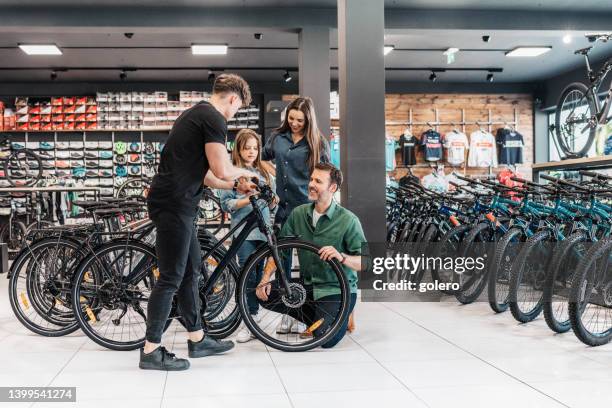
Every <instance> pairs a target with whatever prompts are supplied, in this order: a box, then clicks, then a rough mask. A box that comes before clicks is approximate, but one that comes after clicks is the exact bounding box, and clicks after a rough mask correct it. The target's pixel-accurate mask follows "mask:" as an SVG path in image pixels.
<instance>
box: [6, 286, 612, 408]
mask: <svg viewBox="0 0 612 408" xmlns="http://www.w3.org/2000/svg"><path fill="white" fill-rule="evenodd" d="M5 278H6V276H5V275H0V361H1V362H2V366H3V368H2V370H0V385H2V386H76V387H77V401H78V402H77V403H76V404H74V403H72V404H60V403H52V404H41V403H37V404H17V405H15V406H18V407H27V406H32V405H33V406H35V407H43V406H46V405H48V406H49V407H53V408H59V407H62V406H70V407H74V406H79V407H81V406H82V407H88V408H89V407H112V408H118V407H124V406H128V407H130V408H139V407H179V406H180V407H185V406H194V407H196V406H197V407H207V408H214V407H224V408H225V407H240V408H242V407H248V408H255V407H265V408H276V407H296V408H297V407H305V408H313V407H351V408H357V407H367V408H372V407H380V408H383V407H385V408H386V407H410V408H412V407H432V408H437V407H440V408H443V407H444V408H446V407H453V408H463V407H470V408H475V407H487V408H490V407H494V408H504V407H520V408H531V407H538V408H544V407H546V408H548V407H574V408H582V407H584V408H592V407H595V406H599V407H609V406H612V345H608V346H604V347H599V348H587V347H586V346H584V345H582V344H581V343H580V342H579V341H578V340H577V339H576V338H575V337H574V335H573V334H572V333H567V334H565V335H553V334H552V333H551V332H550V331H549V330H548V329H547V327H546V324H545V323H544V321H543V320H542V319H541V318H540V319H538V320H537V321H535V322H532V323H530V324H527V325H519V324H517V323H516V322H515V321H514V320H513V319H512V318H511V316H510V315H509V314H503V315H494V314H493V313H492V312H491V311H490V310H489V307H488V305H487V304H483V303H481V304H473V305H468V306H459V305H458V304H456V303H452V302H449V303H435V304H434V303H430V304H423V303H420V304H416V303H358V305H357V309H356V310H357V331H356V332H355V333H354V334H352V335H349V336H347V337H346V338H345V339H344V340H343V341H342V342H341V343H340V344H339V345H338V346H337V347H336V348H334V349H332V350H321V349H319V350H315V351H311V352H307V353H299V354H296V353H283V352H279V351H276V350H273V349H269V348H267V347H265V346H264V345H263V344H261V343H259V342H258V341H252V342H250V343H247V344H243V345H240V344H239V345H237V347H236V348H235V349H234V350H232V351H231V352H229V353H228V354H226V355H223V356H214V357H208V358H203V359H198V360H192V361H191V363H192V366H191V369H190V370H189V371H186V372H179V373H163V372H150V371H141V370H139V369H138V368H137V364H138V352H137V351H135V352H114V351H108V350H105V349H102V348H100V347H98V346H97V345H96V344H95V343H93V342H91V341H90V340H89V339H87V338H86V337H85V336H83V335H82V334H80V333H75V334H73V335H70V336H67V337H63V338H43V337H40V336H37V335H35V334H33V333H30V332H28V331H27V330H26V329H25V328H23V327H22V326H21V325H20V323H19V322H18V321H17V320H16V319H15V318H14V316H13V314H12V311H11V309H10V305H9V303H8V299H7V280H6V279H5ZM179 327H180V326H172V327H171V328H170V330H168V332H167V334H166V337H165V339H164V342H165V344H166V345H167V346H169V347H171V348H172V349H173V351H174V352H175V353H177V354H178V355H179V356H186V354H187V345H186V340H185V333H184V332H183V330H181V329H182V327H181V328H179ZM5 406H9V404H2V403H0V408H4V407H5Z"/></svg>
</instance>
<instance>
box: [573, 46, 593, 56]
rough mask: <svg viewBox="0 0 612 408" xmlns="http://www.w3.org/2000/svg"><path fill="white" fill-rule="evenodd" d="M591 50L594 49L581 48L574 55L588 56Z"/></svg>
mask: <svg viewBox="0 0 612 408" xmlns="http://www.w3.org/2000/svg"><path fill="white" fill-rule="evenodd" d="M591 48H593V47H586V48H581V49H579V50H576V51H574V55H578V54H580V55H587V54H588V53H589V51H591Z"/></svg>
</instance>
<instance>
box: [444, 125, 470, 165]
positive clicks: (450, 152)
mask: <svg viewBox="0 0 612 408" xmlns="http://www.w3.org/2000/svg"><path fill="white" fill-rule="evenodd" d="M444 147H445V148H446V161H447V162H448V163H449V164H451V165H453V166H458V165H460V164H463V162H464V161H465V150H466V149H468V148H469V144H468V139H467V136H466V135H465V134H463V133H461V132H456V131H452V132H449V133H447V134H446V135H445V136H444Z"/></svg>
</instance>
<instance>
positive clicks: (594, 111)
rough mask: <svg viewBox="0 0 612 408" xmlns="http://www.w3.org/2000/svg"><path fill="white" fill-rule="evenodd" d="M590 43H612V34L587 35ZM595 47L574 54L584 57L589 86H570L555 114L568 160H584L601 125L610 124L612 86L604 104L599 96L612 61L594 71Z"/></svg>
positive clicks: (611, 66) (562, 147)
mask: <svg viewBox="0 0 612 408" xmlns="http://www.w3.org/2000/svg"><path fill="white" fill-rule="evenodd" d="M586 37H587V38H588V40H589V41H590V42H596V41H601V42H607V41H610V40H612V33H595V34H587V35H586ZM592 48H593V47H592V46H591V47H586V48H582V49H580V50H577V51H575V52H574V54H576V55H582V56H584V60H585V64H586V69H587V79H588V81H589V83H588V86H587V85H585V84H584V83H582V82H574V83H572V84H570V85H568V86H567V87H566V88H565V89H564V90H563V92H562V93H561V96H560V97H559V101H558V102H557V110H556V113H555V130H556V135H557V141H558V144H559V147H560V148H561V150H562V151H563V153H564V154H565V155H566V156H567V157H571V158H576V157H584V156H585V155H586V154H587V152H588V151H589V149H590V148H591V146H592V145H593V142H594V141H595V137H596V134H597V128H598V126H599V125H605V124H606V123H607V122H608V120H609V119H608V113H609V112H610V105H612V84H611V85H610V89H609V91H608V95H607V96H606V98H605V100H604V101H603V103H601V102H600V100H599V97H598V96H597V93H598V91H599V87H600V86H601V84H602V82H603V80H604V79H605V77H606V75H607V74H608V73H609V72H610V71H612V58H611V59H609V60H607V61H606V62H605V63H604V64H603V66H602V68H601V69H600V70H599V71H598V72H595V71H593V69H592V67H591V62H590V60H589V52H590V51H591V49H592Z"/></svg>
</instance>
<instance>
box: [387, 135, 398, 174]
mask: <svg viewBox="0 0 612 408" xmlns="http://www.w3.org/2000/svg"><path fill="white" fill-rule="evenodd" d="M395 149H397V142H396V141H395V139H392V138H389V137H387V138H386V139H385V165H386V170H387V171H393V170H394V169H395Z"/></svg>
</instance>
